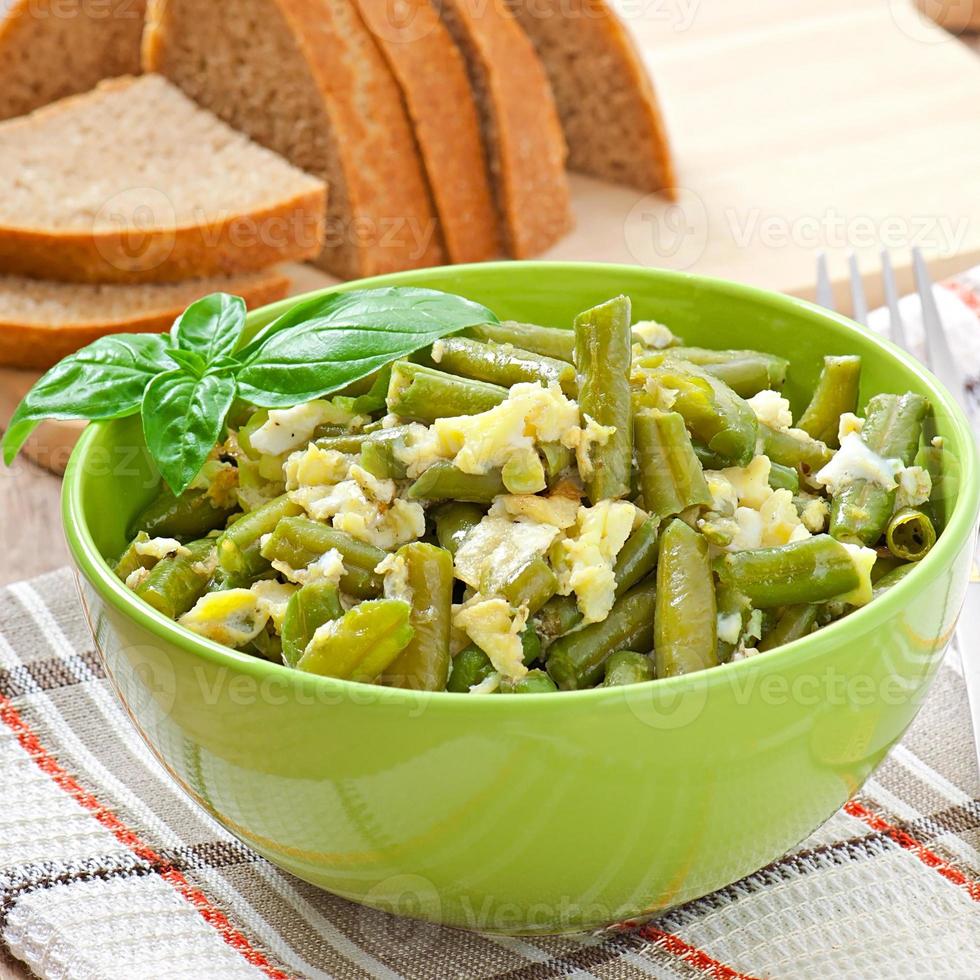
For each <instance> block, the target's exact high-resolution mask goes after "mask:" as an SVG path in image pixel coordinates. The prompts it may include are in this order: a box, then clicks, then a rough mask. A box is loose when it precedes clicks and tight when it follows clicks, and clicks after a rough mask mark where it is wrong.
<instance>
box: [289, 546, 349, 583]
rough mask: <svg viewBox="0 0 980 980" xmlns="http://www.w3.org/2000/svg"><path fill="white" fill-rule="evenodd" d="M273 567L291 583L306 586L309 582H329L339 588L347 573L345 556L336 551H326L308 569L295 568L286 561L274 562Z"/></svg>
mask: <svg viewBox="0 0 980 980" xmlns="http://www.w3.org/2000/svg"><path fill="white" fill-rule="evenodd" d="M272 567H273V568H274V569H275V570H276V571H277V572H281V573H282V574H283V575H284V576H285V577H286V578H288V579H289V581H290V582H296V583H297V584H299V585H305V584H306V583H307V582H327V583H329V584H330V585H334V586H339V585H340V580H341V579H342V578H343V577H344V574H345V572H346V571H347V569H346V568H344V558H343V555H341V553H340V552H339V551H338V550H337V549H336V548H331V549H330V550H329V551H325V552H324V553H323V554H322V555H320V557H319V558H317V560H316V561H314V562H310V564H309V565H307V566H306V568H293V567H292V566H291V565H289V564H287V563H286V562H284V561H278V560H276V561H273V563H272Z"/></svg>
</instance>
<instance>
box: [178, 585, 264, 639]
mask: <svg viewBox="0 0 980 980" xmlns="http://www.w3.org/2000/svg"><path fill="white" fill-rule="evenodd" d="M268 621H269V611H268V609H266V610H262V609H260V608H259V601H258V596H257V595H256V594H255V593H254V592H252V590H251V589H226V590H224V591H223V592H208V593H207V594H205V595H203V596H201V598H200V599H198V600H197V602H196V603H195V604H194V608H193V609H191V610H190V611H189V612H186V613H184V615H183V616H181V617H180V619H178V620H177V622H178V623H180V625H181V626H186V627H187V628H188V629H189V630H193V631H194V632H195V633H197V634H198V635H199V636H203V637H206V638H207V639H209V640H214V642H215V643H222V644H224V645H225V646H228V647H241V646H244V645H245V644H246V643H248V642H249V641H250V640H254V639H255V637H257V636H258V635H259V633H261V632H262V630H263V629H265V624H266V623H267V622H268Z"/></svg>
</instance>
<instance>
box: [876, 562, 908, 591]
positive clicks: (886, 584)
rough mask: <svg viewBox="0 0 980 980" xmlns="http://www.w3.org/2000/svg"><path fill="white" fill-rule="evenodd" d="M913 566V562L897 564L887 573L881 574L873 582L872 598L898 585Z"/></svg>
mask: <svg viewBox="0 0 980 980" xmlns="http://www.w3.org/2000/svg"><path fill="white" fill-rule="evenodd" d="M913 568H915V562H909V563H908V564H907V565H899V566H898V568H893V569H892V570H891V571H890V572H889V573H888V574H887V575H882V577H881V578H880V579H878V581H877V582H875V584H874V589H873V590H872V595H873V596H874V598H875V599H877V598H878V597H879V596H882V595H884V594H885V593H886V592H887V591H888V590H889V589H891V588H894V587H895V586H896V585H898V583H899V582H901V581H902V579H903V578H905V576H906V575H908V573H909V572H911V571H912V569H913Z"/></svg>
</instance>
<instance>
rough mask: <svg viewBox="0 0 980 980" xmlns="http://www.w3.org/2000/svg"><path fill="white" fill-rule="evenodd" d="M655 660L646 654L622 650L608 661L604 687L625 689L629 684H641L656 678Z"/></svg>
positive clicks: (603, 682)
mask: <svg viewBox="0 0 980 980" xmlns="http://www.w3.org/2000/svg"><path fill="white" fill-rule="evenodd" d="M654 673H655V671H654V667H653V660H652V659H651V658H650V657H649V656H647V654H645V653H636V652H635V651H633V650H620V651H619V653H614V654H613V655H612V656H611V657H610V658H609V659H608V660H607V661H606V676H605V678H604V679H603V681H602V686H603V687H625V686H626V685H628V684H641V683H642V682H643V681H651V680H653V677H654Z"/></svg>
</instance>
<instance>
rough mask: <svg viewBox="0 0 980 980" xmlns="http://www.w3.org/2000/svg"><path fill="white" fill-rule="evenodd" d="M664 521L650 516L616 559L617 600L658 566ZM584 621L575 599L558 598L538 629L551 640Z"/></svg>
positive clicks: (540, 617) (541, 616) (547, 607)
mask: <svg viewBox="0 0 980 980" xmlns="http://www.w3.org/2000/svg"><path fill="white" fill-rule="evenodd" d="M659 531H660V520H659V519H658V518H656V517H648V518H647V519H646V520H645V521H644V522H643V523H642V524H641V525H640V526H639V527H638V528H637V529H636V530H635V531H634V532H633V533H632V534H631V535H630V536H629V537H628V538H627V539H626V544H624V545H623V547H622V550H621V551H620V552H619V555H618V556H617V557H616V565H615V567H614V569H613V572H614V574H615V576H616V598H617V599H619V598H622V596H624V595H625V594H626V593H627V592H628V591H629V590H630V589H632V588H633V586H634V585H636V584H637V583H638V582H640V581H642V580H643V579H645V578H646V577H647V576H648V575H649V574H650V573H651V572H652V571H653V570H654V569H655V568H656V567H657V537H658V534H659ZM581 621H582V613H581V612H579V608H578V603H577V602H576V601H575V596H572V595H556V596H555V597H554V598H553V599H549V600H548V602H546V603H545V604H544V606H543V607H542V608H541V611H540V612H539V613H538V616H537V625H538V629H540V630H541V633H542V634H543V635H544V636H545V637H546V638H547V639H554V638H555V637H557V636H562V635H563V634H565V633H568V632H569V631H570V630H573V629H574V628H575V627H576V626H578V624H579V623H580V622H581Z"/></svg>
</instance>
